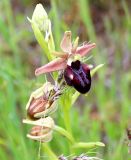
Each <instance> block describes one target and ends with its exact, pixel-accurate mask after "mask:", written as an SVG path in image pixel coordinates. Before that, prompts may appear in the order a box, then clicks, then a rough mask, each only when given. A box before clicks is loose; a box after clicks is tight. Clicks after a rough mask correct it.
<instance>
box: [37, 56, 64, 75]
mask: <svg viewBox="0 0 131 160" xmlns="http://www.w3.org/2000/svg"><path fill="white" fill-rule="evenodd" d="M65 67H66V60H65V59H64V58H56V59H55V60H53V61H51V62H49V63H48V64H46V65H44V66H42V67H40V68H37V69H36V70H35V75H36V76H38V75H40V74H43V73H49V72H54V71H58V70H62V69H64V68H65Z"/></svg>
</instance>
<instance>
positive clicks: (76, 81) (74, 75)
mask: <svg viewBox="0 0 131 160" xmlns="http://www.w3.org/2000/svg"><path fill="white" fill-rule="evenodd" d="M64 78H65V81H66V83H67V84H68V85H69V86H72V87H74V88H75V89H76V90H77V91H78V92H80V93H83V94H85V93H87V92H88V91H89V90H90V88H91V75H90V68H89V67H88V65H86V64H84V63H81V62H80V61H79V60H76V61H74V62H72V63H71V66H69V65H67V67H66V69H65V70H64Z"/></svg>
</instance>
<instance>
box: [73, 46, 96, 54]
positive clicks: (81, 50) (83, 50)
mask: <svg viewBox="0 0 131 160" xmlns="http://www.w3.org/2000/svg"><path fill="white" fill-rule="evenodd" d="M95 47H96V44H95V43H91V44H85V45H83V46H81V47H78V48H77V50H76V54H80V55H81V56H85V55H86V54H87V53H88V52H89V51H90V50H92V49H93V48H95Z"/></svg>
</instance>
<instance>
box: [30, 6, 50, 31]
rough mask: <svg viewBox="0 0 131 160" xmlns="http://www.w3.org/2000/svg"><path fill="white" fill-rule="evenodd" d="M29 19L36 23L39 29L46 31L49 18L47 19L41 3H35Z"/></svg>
mask: <svg viewBox="0 0 131 160" xmlns="http://www.w3.org/2000/svg"><path fill="white" fill-rule="evenodd" d="M31 21H32V22H33V23H35V24H37V26H38V28H39V29H40V31H44V32H46V31H47V30H48V28H49V23H50V22H49V21H50V20H49V19H48V15H47V13H46V11H45V9H44V7H43V6H42V4H37V5H36V7H35V10H34V12H33V15H32V20H31Z"/></svg>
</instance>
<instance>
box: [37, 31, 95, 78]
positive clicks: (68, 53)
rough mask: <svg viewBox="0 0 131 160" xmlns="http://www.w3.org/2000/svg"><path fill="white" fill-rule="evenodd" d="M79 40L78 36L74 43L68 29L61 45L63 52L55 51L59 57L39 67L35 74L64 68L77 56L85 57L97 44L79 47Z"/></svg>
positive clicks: (86, 44) (85, 44)
mask: <svg viewBox="0 0 131 160" xmlns="http://www.w3.org/2000/svg"><path fill="white" fill-rule="evenodd" d="M78 41H79V38H78V37H77V38H76V40H75V41H74V43H73V44H72V42H71V31H66V32H65V33H64V37H63V39H62V41H61V44H60V47H61V50H62V51H61V52H57V51H54V52H53V54H54V55H56V56H57V57H58V58H56V59H54V60H52V61H51V62H49V63H48V64H46V65H44V66H42V67H40V68H37V69H36V70H35V75H36V76H38V75H41V74H43V73H49V72H54V71H58V70H64V69H65V68H66V66H67V64H68V65H70V63H71V62H72V60H73V59H74V58H75V56H78V55H79V56H80V57H83V56H85V55H86V54H88V52H89V51H90V50H91V49H93V48H94V47H95V46H96V44H95V43H90V44H88V43H84V44H83V45H82V46H80V47H78Z"/></svg>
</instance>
